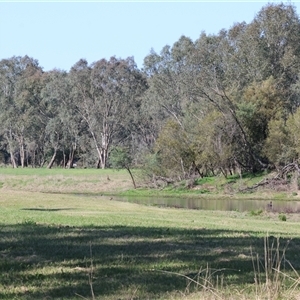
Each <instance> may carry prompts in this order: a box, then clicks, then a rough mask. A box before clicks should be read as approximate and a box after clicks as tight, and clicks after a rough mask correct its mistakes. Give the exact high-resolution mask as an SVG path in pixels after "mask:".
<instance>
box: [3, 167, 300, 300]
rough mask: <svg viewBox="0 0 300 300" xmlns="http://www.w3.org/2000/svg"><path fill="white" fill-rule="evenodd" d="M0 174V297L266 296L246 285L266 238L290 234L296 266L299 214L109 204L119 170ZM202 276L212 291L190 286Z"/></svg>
mask: <svg viewBox="0 0 300 300" xmlns="http://www.w3.org/2000/svg"><path fill="white" fill-rule="evenodd" d="M107 176H109V180H108V179H107ZM0 181H1V182H2V183H3V184H2V188H1V190H0V271H1V272H0V299H21V300H23V299H24V300H25V299H82V298H85V299H93V294H92V291H93V293H94V295H95V297H94V298H95V299H106V300H110V299H273V298H270V297H269V298H268V297H267V293H266V292H265V290H264V289H263V288H262V289H261V293H259V294H258V292H257V290H256V288H257V284H255V282H254V279H255V276H256V275H257V270H256V269H255V268H253V258H254V259H255V260H257V259H258V260H259V262H261V263H259V266H260V269H261V271H262V274H260V278H261V280H262V282H263V280H264V277H265V274H264V272H263V267H264V257H265V247H264V237H265V236H270V243H272V242H273V241H274V240H276V237H280V248H279V252H280V251H281V252H282V251H283V249H284V247H285V245H286V243H287V241H289V240H291V242H290V244H289V247H288V249H287V252H286V259H287V260H288V261H289V262H290V263H291V265H292V266H293V268H295V270H296V271H298V272H299V271H300V262H299V259H298V256H299V250H300V236H299V232H300V222H299V216H298V215H288V216H287V218H286V221H284V222H283V220H282V218H279V217H278V214H272V213H266V212H260V213H256V212H255V213H253V214H252V213H247V212H245V213H240V212H222V211H201V210H185V209H176V208H160V207H154V206H146V205H138V204H134V203H127V202H119V201H115V200H114V198H115V196H114V194H120V193H124V191H126V190H128V189H130V188H131V181H130V178H129V175H128V174H127V173H126V172H125V171H120V172H117V171H112V170H104V171H103V170H60V169H54V170H46V169H38V170H36V169H19V170H12V169H0ZM207 181H210V182H211V180H207ZM207 181H206V182H205V183H204V182H202V184H207ZM130 193H131V194H134V193H136V194H137V195H138V194H139V193H140V194H141V195H142V194H144V195H148V194H151V195H152V196H153V195H155V193H157V191H155V190H151V191H149V190H146V189H143V190H138V191H132V190H131V191H130ZM147 193H148V194H147ZM164 193H165V195H168V196H169V197H172V193H171V192H169V191H164ZM174 193H176V192H174ZM194 196H197V195H196V194H195V193H194ZM207 196H209V197H213V196H214V195H212V194H210V195H207ZM199 270H202V272H200V273H201V274H200V273H199ZM282 271H283V272H284V274H287V275H289V276H291V278H296V279H298V276H297V275H296V274H295V272H293V270H292V269H291V267H290V265H289V264H288V263H286V264H285V269H283V270H282ZM208 273H209V274H211V275H210V277H209V280H210V283H213V284H214V288H216V286H217V283H218V286H222V287H221V288H220V289H213V290H212V289H203V288H202V287H201V286H200V289H199V285H197V284H195V282H194V283H191V279H197V275H199V274H200V275H201V276H200V277H199V278H200V279H199V280H200V282H203V280H204V279H205V278H203V276H204V277H205V276H206V275H205V274H208ZM201 280H202V281H201ZM197 282H198V279H197ZM220 282H222V284H220ZM291 283H294V282H293V280H289V281H288V282H285V283H284V284H283V285H282V286H281V289H282V292H283V294H282V298H281V299H292V298H291V293H289V292H290V291H291V289H290V288H289V284H291ZM91 287H92V291H91ZM212 292H214V293H216V294H213V293H212ZM297 292H298V288H297V289H296V290H295V291H293V293H294V295H296V294H297ZM216 295H217V296H219V297H220V298H218V297H217V296H216ZM284 295H286V296H284ZM295 299H296V298H295Z"/></svg>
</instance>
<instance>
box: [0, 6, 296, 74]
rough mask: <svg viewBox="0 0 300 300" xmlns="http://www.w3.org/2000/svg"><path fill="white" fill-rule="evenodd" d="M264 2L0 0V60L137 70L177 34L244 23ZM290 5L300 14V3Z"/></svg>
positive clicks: (191, 34)
mask: <svg viewBox="0 0 300 300" xmlns="http://www.w3.org/2000/svg"><path fill="white" fill-rule="evenodd" d="M273 2H274V1H273ZM267 3H268V1H251V2H250V1H249V2H243V1H235V2H228V1H219V2H204V1H193V2H183V1H180V2H179V1H177V2H174V1H173V2H171V1H169V2H161V1H152V2H142V1H131V2H126V1H118V2H101V1H94V2H71V1H70V2H63V3H61V2H11V1H10V2H1V1H0V13H1V14H0V16H1V17H0V59H3V58H9V57H12V56H24V55H28V56H30V57H33V58H35V59H37V60H38V61H39V64H40V66H42V67H43V68H44V70H45V71H48V70H51V69H54V68H58V69H62V70H66V71H68V70H69V69H70V68H71V67H72V66H73V65H74V64H75V63H76V62H77V61H78V60H79V59H81V58H85V59H87V61H88V62H89V63H92V62H94V61H96V60H99V59H101V58H106V59H109V58H110V57H111V56H116V57H117V58H120V57H121V58H126V57H128V56H134V59H135V61H136V63H137V65H138V67H139V68H141V67H142V65H143V59H144V57H145V56H146V55H148V54H149V52H150V50H151V48H153V49H154V50H155V51H156V52H160V50H161V49H162V48H163V46H165V45H167V44H168V45H173V44H174V42H176V41H177V40H178V39H179V38H180V36H181V35H185V36H188V37H190V38H191V39H192V40H193V41H194V40H196V39H197V38H198V37H199V35H200V33H201V31H205V32H206V33H208V34H214V33H218V32H219V31H220V30H221V29H222V28H226V29H229V28H230V27H231V26H232V25H233V24H234V23H235V22H242V21H246V22H247V23H249V22H251V21H252V20H253V18H254V17H255V15H256V14H257V13H258V12H259V10H260V9H261V8H262V7H263V6H264V5H266V4H267ZM292 3H293V4H294V5H295V6H296V8H297V13H298V15H299V14H300V2H298V1H296V2H295V1H294V2H292Z"/></svg>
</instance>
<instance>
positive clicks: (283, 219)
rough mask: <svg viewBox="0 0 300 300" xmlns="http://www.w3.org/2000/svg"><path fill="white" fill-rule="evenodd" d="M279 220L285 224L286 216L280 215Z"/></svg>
mask: <svg viewBox="0 0 300 300" xmlns="http://www.w3.org/2000/svg"><path fill="white" fill-rule="evenodd" d="M278 218H279V220H280V221H283V222H285V221H286V220H287V218H286V215H285V214H282V213H281V214H279V215H278Z"/></svg>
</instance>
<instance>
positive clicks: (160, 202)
mask: <svg viewBox="0 0 300 300" xmlns="http://www.w3.org/2000/svg"><path fill="white" fill-rule="evenodd" d="M116 200H119V201H126V202H133V203H139V204H145V205H155V206H162V207H175V208H188V209H204V210H223V211H240V212H243V211H256V210H260V209H261V210H268V211H274V212H285V213H299V212H300V201H293V200H272V201H271V200H255V199H211V198H199V199H185V198H169V197H167V198H156V197H118V199H116Z"/></svg>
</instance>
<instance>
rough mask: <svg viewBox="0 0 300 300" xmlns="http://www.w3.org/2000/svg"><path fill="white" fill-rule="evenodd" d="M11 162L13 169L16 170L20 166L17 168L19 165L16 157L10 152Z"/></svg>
mask: <svg viewBox="0 0 300 300" xmlns="http://www.w3.org/2000/svg"><path fill="white" fill-rule="evenodd" d="M10 161H11V164H12V166H13V168H14V169H16V168H17V167H18V166H17V163H16V159H15V156H14V154H13V153H12V152H10Z"/></svg>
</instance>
